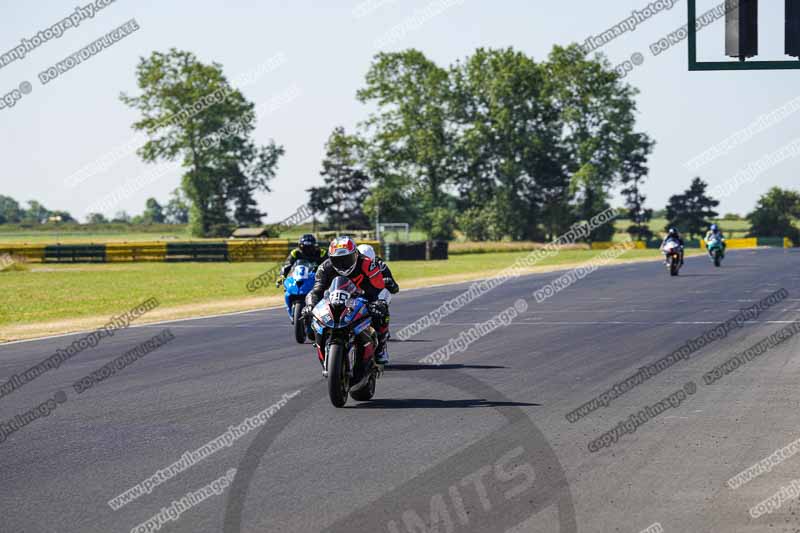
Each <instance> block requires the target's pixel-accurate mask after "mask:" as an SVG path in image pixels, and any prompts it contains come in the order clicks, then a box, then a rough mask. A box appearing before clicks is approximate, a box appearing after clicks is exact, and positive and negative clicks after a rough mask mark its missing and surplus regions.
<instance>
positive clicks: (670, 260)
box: [661, 241, 681, 276]
mask: <svg viewBox="0 0 800 533" xmlns="http://www.w3.org/2000/svg"><path fill="white" fill-rule="evenodd" d="M661 251H662V252H664V255H666V256H667V262H666V265H667V270H668V271H669V275H670V276H677V275H678V272H679V271H680V269H681V245H680V244H678V243H677V242H675V241H667V243H666V244H664V247H663V248H662V249H661Z"/></svg>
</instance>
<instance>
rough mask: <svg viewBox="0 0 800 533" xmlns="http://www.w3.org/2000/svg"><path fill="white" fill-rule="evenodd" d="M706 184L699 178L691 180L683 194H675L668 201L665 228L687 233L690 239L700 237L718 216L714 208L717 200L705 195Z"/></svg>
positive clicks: (717, 202)
mask: <svg viewBox="0 0 800 533" xmlns="http://www.w3.org/2000/svg"><path fill="white" fill-rule="evenodd" d="M707 188H708V184H707V183H706V182H704V181H703V180H701V179H700V178H695V179H694V180H692V184H691V185H690V186H689V188H688V189H687V190H686V191H685V192H684V193H683V194H676V195H674V196H672V197H670V199H669V204H668V205H667V220H668V222H667V226H666V228H671V227H675V228H677V229H678V230H680V231H682V232H684V233H688V234H689V237H690V238H694V236H695V235H702V234H703V233H704V232H705V230H706V228H707V227H708V226H709V225H710V224H711V221H712V220H714V219H716V218H717V216H719V213H717V212H716V211H714V208H715V207H717V206H718V205H719V200H714V199H713V198H711V197H709V196H707V195H706V189H707Z"/></svg>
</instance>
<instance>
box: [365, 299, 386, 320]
mask: <svg viewBox="0 0 800 533" xmlns="http://www.w3.org/2000/svg"><path fill="white" fill-rule="evenodd" d="M369 312H370V314H371V315H372V316H374V317H376V318H385V317H386V315H387V314H388V313H389V306H388V305H387V304H386V302H385V301H383V300H377V301H375V302H372V303H371V304H369Z"/></svg>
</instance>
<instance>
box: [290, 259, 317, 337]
mask: <svg viewBox="0 0 800 533" xmlns="http://www.w3.org/2000/svg"><path fill="white" fill-rule="evenodd" d="M315 280H316V270H315V269H314V265H313V264H311V263H309V262H308V261H304V260H302V259H301V260H300V261H297V262H296V263H295V264H294V266H293V267H292V271H291V274H289V276H287V277H286V279H284V280H283V289H284V293H283V299H284V301H285V303H286V311H287V312H288V313H289V318H290V319H291V321H292V324H293V325H294V339H295V340H296V341H297V342H298V343H300V344H303V343H305V342H306V337H307V336H308V335H310V334H312V330H311V324H308V325H306V323H305V320H303V312H302V311H303V306H304V305H305V300H306V294H308V293H309V292H311V289H312V288H313V287H314V281H315Z"/></svg>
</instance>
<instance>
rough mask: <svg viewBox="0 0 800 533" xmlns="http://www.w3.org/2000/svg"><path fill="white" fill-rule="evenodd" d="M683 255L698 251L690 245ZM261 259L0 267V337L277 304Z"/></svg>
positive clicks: (632, 254) (413, 273)
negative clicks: (133, 312)
mask: <svg viewBox="0 0 800 533" xmlns="http://www.w3.org/2000/svg"><path fill="white" fill-rule="evenodd" d="M600 253H602V252H601V251H598V250H564V251H562V252H561V253H559V254H558V255H557V256H555V257H551V258H548V259H545V260H543V261H542V262H540V263H539V264H538V265H537V266H536V267H533V268H531V269H529V270H528V271H529V272H531V273H533V272H545V271H548V270H557V269H560V268H569V267H572V266H577V265H580V264H581V263H583V262H585V261H588V260H590V259H591V258H593V257H595V256H597V255H599V254H600ZM689 253H702V252H701V251H699V250H694V251H692V252H689ZM526 255H528V252H509V253H495V254H474V255H460V256H453V257H451V258H450V259H449V260H447V261H431V262H424V261H397V262H393V263H392V264H391V266H392V270H393V272H394V274H395V276H396V278H397V279H398V281H399V283H400V285H401V287H403V288H414V287H423V286H430V285H436V284H444V283H457V282H461V281H470V280H476V279H484V278H486V277H490V276H492V275H494V274H496V273H497V272H499V271H500V270H502V269H503V268H506V267H508V266H510V265H512V264H513V263H514V261H516V260H517V259H519V258H522V257H525V256H526ZM659 258H660V254H659V253H658V252H657V251H656V250H630V251H628V252H627V253H626V254H625V255H623V256H622V257H621V258H620V259H618V260H617V261H616V262H630V261H652V260H657V259H659ZM272 266H273V265H271V264H266V263H132V264H78V265H53V264H42V265H28V267H29V268H28V269H27V270H24V271H10V272H0V290H2V294H3V299H2V304H0V342H7V341H11V340H18V339H24V338H32V337H37V336H42V335H52V334H58V333H68V332H73V331H82V330H86V329H91V328H95V327H98V326H100V325H102V324H104V323H105V322H107V321H108V320H109V319H110V318H111V317H112V316H113V315H118V314H120V313H122V312H124V311H126V310H128V309H130V308H131V307H134V306H135V305H137V304H139V303H141V302H142V301H144V300H146V299H147V298H150V297H156V298H157V299H158V300H159V302H160V304H161V305H160V306H159V308H157V309H155V310H153V311H151V312H149V313H148V314H146V315H145V316H144V317H142V318H141V319H140V321H139V322H140V323H141V322H148V321H149V322H153V321H158V320H169V319H177V318H188V317H196V316H206V315H212V314H217V313H227V312H234V311H246V310H251V309H258V308H262V307H267V306H275V305H281V304H282V302H283V297H282V291H281V290H279V289H276V288H273V287H269V288H265V289H261V290H260V291H257V292H255V293H250V292H248V290H247V288H246V286H247V282H248V281H250V280H251V279H253V278H255V277H257V276H258V275H260V274H262V273H263V272H265V271H267V270H269V269H270V268H271V267H272Z"/></svg>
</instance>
